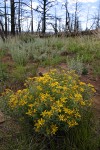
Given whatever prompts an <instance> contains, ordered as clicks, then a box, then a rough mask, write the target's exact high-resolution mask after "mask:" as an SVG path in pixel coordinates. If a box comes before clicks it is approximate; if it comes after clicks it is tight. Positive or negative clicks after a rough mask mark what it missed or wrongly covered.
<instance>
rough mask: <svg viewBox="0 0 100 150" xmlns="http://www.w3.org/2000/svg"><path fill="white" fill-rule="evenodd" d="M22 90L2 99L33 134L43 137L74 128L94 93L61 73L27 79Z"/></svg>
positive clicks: (51, 72)
mask: <svg viewBox="0 0 100 150" xmlns="http://www.w3.org/2000/svg"><path fill="white" fill-rule="evenodd" d="M25 86H26V88H25V89H23V90H18V91H17V92H16V93H14V92H13V91H11V90H6V93H5V94H4V95H6V96H7V99H8V104H9V107H10V108H11V109H13V111H14V110H17V111H19V113H20V114H21V115H23V116H27V117H28V118H29V120H31V122H32V123H33V127H34V130H35V131H36V132H39V133H42V134H44V135H54V134H56V133H57V132H58V131H65V130H67V129H69V128H71V127H74V126H76V125H78V124H79V122H80V120H81V117H82V113H83V111H84V109H86V108H88V107H90V105H91V98H92V94H93V93H94V92H95V90H94V87H93V86H92V85H91V84H85V83H84V82H81V81H80V80H79V78H78V76H77V75H76V74H75V73H74V71H71V72H69V71H68V72H65V71H64V70H63V71H61V72H60V73H58V72H57V71H56V70H52V71H50V72H49V73H46V74H44V75H43V77H33V78H28V79H27V81H26V82H25Z"/></svg>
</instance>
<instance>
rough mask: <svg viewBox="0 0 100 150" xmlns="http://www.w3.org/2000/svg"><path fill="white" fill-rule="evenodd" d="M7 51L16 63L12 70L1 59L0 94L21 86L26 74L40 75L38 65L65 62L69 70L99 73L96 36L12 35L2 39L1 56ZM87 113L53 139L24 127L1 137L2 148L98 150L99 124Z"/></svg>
mask: <svg viewBox="0 0 100 150" xmlns="http://www.w3.org/2000/svg"><path fill="white" fill-rule="evenodd" d="M11 43H12V44H11ZM62 52H68V55H66V56H61V53H62ZM8 53H9V54H10V55H11V57H12V59H13V61H14V62H15V65H12V69H11V70H9V67H8V63H7V62H5V63H3V62H2V61H0V80H2V82H0V93H1V92H2V91H4V89H5V88H6V87H9V88H10V87H11V88H12V89H15V90H16V89H18V88H19V87H21V88H22V87H23V83H24V81H25V79H26V78H27V77H30V76H36V75H37V70H38V67H39V66H46V67H47V66H51V67H56V66H57V65H58V64H60V63H62V62H64V63H66V65H68V67H69V69H74V70H76V72H77V73H79V74H84V75H85V74H87V73H88V68H87V67H86V66H87V65H88V66H90V67H91V69H92V72H93V75H94V76H95V77H97V76H99V75H100V40H99V39H98V38H97V37H92V36H91V37H90V36H83V37H75V38H71V37H70V38H64V37H63V38H55V37H52V38H47V39H40V38H35V37H34V36H32V35H21V36H20V37H15V38H9V39H8V40H7V41H6V43H3V42H2V41H0V59H1V60H2V58H3V57H5V56H6V55H7V54H8ZM0 107H1V99H0ZM5 107H6V105H5ZM2 110H3V108H2ZM8 112H9V111H8ZM86 113H87V114H86V115H85V117H84V118H83V121H82V122H81V123H80V125H79V126H77V127H75V128H72V129H70V130H69V131H66V133H64V134H62V133H60V134H58V135H57V136H54V137H51V138H45V137H44V136H43V135H39V134H35V133H34V134H31V133H30V132H28V131H25V129H24V131H23V130H22V132H20V133H18V134H16V132H15V133H11V134H10V136H9V137H7V138H6V137H5V138H4V139H3V140H0V150H25V149H27V150H99V147H100V136H99V133H98V132H99V131H98V130H97V127H99V125H100V124H98V125H97V126H96V124H95V122H96V121H94V118H92V117H91V113H89V112H86ZM26 126H27V125H26Z"/></svg>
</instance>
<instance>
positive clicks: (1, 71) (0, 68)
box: [0, 62, 8, 81]
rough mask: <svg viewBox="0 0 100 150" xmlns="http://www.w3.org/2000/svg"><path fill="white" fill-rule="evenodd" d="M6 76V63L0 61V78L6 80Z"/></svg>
mask: <svg viewBox="0 0 100 150" xmlns="http://www.w3.org/2000/svg"><path fill="white" fill-rule="evenodd" d="M7 77H8V73H7V65H6V64H4V63H2V62H0V80H3V81H4V80H6V79H7Z"/></svg>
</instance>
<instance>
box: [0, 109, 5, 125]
mask: <svg viewBox="0 0 100 150" xmlns="http://www.w3.org/2000/svg"><path fill="white" fill-rule="evenodd" d="M4 121H5V118H4V114H3V113H2V112H1V111H0V123H3V122H4Z"/></svg>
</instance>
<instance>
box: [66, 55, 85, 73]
mask: <svg viewBox="0 0 100 150" xmlns="http://www.w3.org/2000/svg"><path fill="white" fill-rule="evenodd" d="M67 65H68V68H69V70H75V71H76V73H78V74H79V75H81V74H82V71H83V62H82V58H80V57H79V56H78V57H77V58H67Z"/></svg>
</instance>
